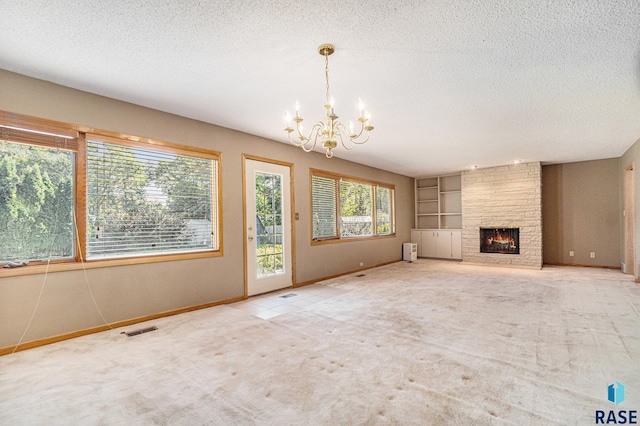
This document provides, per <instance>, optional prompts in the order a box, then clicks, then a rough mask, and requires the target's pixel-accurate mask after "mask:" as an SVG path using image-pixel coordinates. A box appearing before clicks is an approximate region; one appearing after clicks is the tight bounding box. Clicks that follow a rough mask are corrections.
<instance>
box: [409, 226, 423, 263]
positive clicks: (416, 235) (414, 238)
mask: <svg viewBox="0 0 640 426" xmlns="http://www.w3.org/2000/svg"><path fill="white" fill-rule="evenodd" d="M411 242H412V243H414V244H417V245H418V257H422V231H416V230H414V229H412V230H411Z"/></svg>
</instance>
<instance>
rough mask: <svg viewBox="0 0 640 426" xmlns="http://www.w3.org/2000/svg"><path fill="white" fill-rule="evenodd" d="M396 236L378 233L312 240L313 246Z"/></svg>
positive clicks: (394, 235)
mask: <svg viewBox="0 0 640 426" xmlns="http://www.w3.org/2000/svg"><path fill="white" fill-rule="evenodd" d="M395 237H396V234H389V235H376V236H374V237H347V238H333V239H326V240H318V241H314V240H311V245H312V246H321V245H324V244H335V243H350V242H354V241H371V240H382V239H385V238H395Z"/></svg>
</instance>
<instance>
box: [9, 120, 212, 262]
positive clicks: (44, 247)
mask: <svg viewBox="0 0 640 426" xmlns="http://www.w3.org/2000/svg"><path fill="white" fill-rule="evenodd" d="M94 131H95V130H94ZM134 139H135V140H134ZM138 139H139V138H133V137H132V138H131V139H129V138H128V137H126V136H121V135H118V137H115V136H113V135H110V134H109V133H108V132H104V133H103V134H89V133H84V132H83V131H82V128H79V127H75V126H72V125H65V124H63V123H55V122H48V121H47V120H40V119H35V118H31V117H24V116H19V115H17V114H10V113H4V112H1V111H0V265H10V266H20V265H24V264H26V266H27V267H26V268H21V269H20V271H23V270H27V269H30V268H31V267H32V266H34V265H38V264H43V263H45V262H46V263H53V264H58V263H59V264H60V265H61V266H64V268H58V269H60V270H62V269H75V267H74V266H73V264H74V263H80V262H82V261H84V260H88V261H92V264H93V265H95V266H101V265H103V264H104V265H105V266H106V265H114V264H120V263H118V262H119V261H118V260H117V259H118V258H126V259H125V260H124V261H123V262H124V264H130V263H143V262H151V261H163V260H172V259H183V258H189V257H203V256H215V255H220V254H221V253H222V251H221V247H220V245H221V244H220V236H219V234H220V218H219V211H220V205H219V203H220V196H219V154H218V153H217V152H214V151H209V150H204V149H198V148H191V147H187V146H183V145H177V144H171V143H166V142H158V141H144V142H143V141H139V140H138ZM150 256H153V257H150ZM101 260H108V261H109V263H100V261H101ZM114 262H115V263H114ZM78 267H79V266H78ZM34 269H37V268H34ZM18 273H22V272H18ZM24 273H29V272H24Z"/></svg>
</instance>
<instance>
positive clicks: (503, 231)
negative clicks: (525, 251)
mask: <svg viewBox="0 0 640 426" xmlns="http://www.w3.org/2000/svg"><path fill="white" fill-rule="evenodd" d="M480 253H500V254H520V228H480Z"/></svg>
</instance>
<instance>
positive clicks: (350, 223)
mask: <svg viewBox="0 0 640 426" xmlns="http://www.w3.org/2000/svg"><path fill="white" fill-rule="evenodd" d="M311 205H312V217H311V229H312V239H313V241H316V242H319V241H325V240H340V239H353V238H363V237H365V238H366V237H377V236H387V235H393V234H394V233H395V218H394V187H393V185H387V184H382V183H378V182H371V181H366V180H362V179H356V178H351V177H347V176H341V175H337V174H333V173H329V172H324V171H320V170H314V169H312V170H311Z"/></svg>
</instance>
